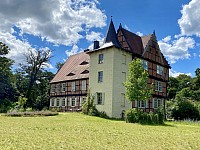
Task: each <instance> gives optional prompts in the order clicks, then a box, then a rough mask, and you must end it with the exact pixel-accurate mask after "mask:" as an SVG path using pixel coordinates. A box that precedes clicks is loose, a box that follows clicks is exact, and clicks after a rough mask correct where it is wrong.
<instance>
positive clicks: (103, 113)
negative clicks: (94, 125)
mask: <svg viewBox="0 0 200 150" xmlns="http://www.w3.org/2000/svg"><path fill="white" fill-rule="evenodd" d="M98 114H99V117H101V118H105V119H109V117H108V115H107V114H106V112H105V111H101V112H98Z"/></svg>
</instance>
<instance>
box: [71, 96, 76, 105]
mask: <svg viewBox="0 0 200 150" xmlns="http://www.w3.org/2000/svg"><path fill="white" fill-rule="evenodd" d="M73 104H74V105H73ZM70 106H71V107H76V98H75V97H72V98H70Z"/></svg>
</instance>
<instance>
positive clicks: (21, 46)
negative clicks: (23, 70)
mask: <svg viewBox="0 0 200 150" xmlns="http://www.w3.org/2000/svg"><path fill="white" fill-rule="evenodd" d="M0 41H2V42H3V43H5V44H6V45H7V46H8V47H9V48H10V52H9V53H8V54H7V55H6V56H7V57H8V58H10V59H13V60H14V61H15V64H16V65H17V64H19V63H24V61H25V54H26V53H27V52H28V50H29V49H30V48H31V45H30V44H29V43H28V42H27V41H21V40H19V39H16V37H15V36H13V35H12V34H10V33H8V32H7V33H2V32H0Z"/></svg>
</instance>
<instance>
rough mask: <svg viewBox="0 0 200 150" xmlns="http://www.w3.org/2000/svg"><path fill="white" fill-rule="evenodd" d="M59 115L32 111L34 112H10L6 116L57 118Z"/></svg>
mask: <svg viewBox="0 0 200 150" xmlns="http://www.w3.org/2000/svg"><path fill="white" fill-rule="evenodd" d="M55 115H58V112H51V111H32V112H28V111H26V112H9V113H6V114H5V116H10V117H35V116H55Z"/></svg>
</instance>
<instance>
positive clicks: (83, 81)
mask: <svg viewBox="0 0 200 150" xmlns="http://www.w3.org/2000/svg"><path fill="white" fill-rule="evenodd" d="M86 83H87V82H86V80H82V81H81V89H82V91H86Z"/></svg>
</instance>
